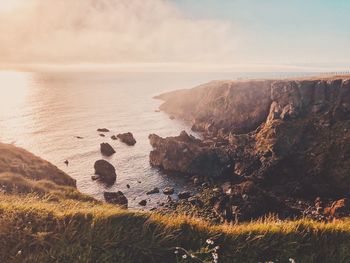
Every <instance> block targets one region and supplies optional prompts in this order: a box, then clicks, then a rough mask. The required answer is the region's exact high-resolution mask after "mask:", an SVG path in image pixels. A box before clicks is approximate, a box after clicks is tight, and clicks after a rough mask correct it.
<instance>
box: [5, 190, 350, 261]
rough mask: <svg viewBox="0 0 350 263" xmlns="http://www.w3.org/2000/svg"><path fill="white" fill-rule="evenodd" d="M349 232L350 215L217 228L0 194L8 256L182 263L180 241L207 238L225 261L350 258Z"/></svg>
mask: <svg viewBox="0 0 350 263" xmlns="http://www.w3.org/2000/svg"><path fill="white" fill-rule="evenodd" d="M349 233H350V220H345V221H334V222H332V223H327V224H325V223H316V222H312V221H307V220H300V221H296V222H278V221H272V220H268V221H265V222H262V221H260V222H254V223H250V224H242V225H237V226H209V225H207V224H206V223H205V222H203V221H199V220H195V219H189V218H180V217H179V218H168V217H161V216H159V215H156V214H154V215H150V214H146V213H135V212H130V211H127V210H121V209H119V208H116V207H114V206H111V205H107V204H100V203H96V202H95V203H92V202H82V201H77V200H61V201H56V202H52V201H50V200H47V199H45V198H38V197H36V196H30V195H29V196H28V195H27V196H25V197H18V196H14V195H12V196H11V195H10V196H5V195H0V262H176V257H175V254H174V253H173V251H174V247H176V246H181V247H184V248H186V249H190V250H194V251H199V250H201V249H205V240H206V239H207V238H212V239H214V240H215V243H216V244H217V245H220V246H221V251H220V262H259V261H267V260H274V261H275V260H276V259H279V262H287V261H288V258H290V257H291V258H294V259H296V261H297V262H349V260H350V250H349V247H350V236H349ZM18 251H21V252H20V253H18ZM203 259H205V258H203Z"/></svg>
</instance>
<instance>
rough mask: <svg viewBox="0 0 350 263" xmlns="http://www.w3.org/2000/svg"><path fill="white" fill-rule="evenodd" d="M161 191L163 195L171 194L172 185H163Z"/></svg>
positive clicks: (172, 190) (172, 191)
mask: <svg viewBox="0 0 350 263" xmlns="http://www.w3.org/2000/svg"><path fill="white" fill-rule="evenodd" d="M163 193H164V194H165V195H172V194H173V193H174V188H172V187H165V188H164V189H163Z"/></svg>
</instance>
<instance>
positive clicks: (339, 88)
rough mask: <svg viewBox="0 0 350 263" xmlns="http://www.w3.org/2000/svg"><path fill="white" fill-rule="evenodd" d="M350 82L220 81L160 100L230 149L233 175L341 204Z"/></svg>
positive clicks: (348, 154)
mask: <svg viewBox="0 0 350 263" xmlns="http://www.w3.org/2000/svg"><path fill="white" fill-rule="evenodd" d="M349 79H350V77H349V78H347V77H341V78H336V77H334V78H327V79H316V78H313V79H303V80H279V81H273V80H262V81H220V82H211V83H209V84H205V85H202V86H200V87H197V88H194V89H190V90H183V91H178V92H175V93H173V94H171V93H168V94H165V95H161V96H159V98H160V99H164V100H165V102H164V104H163V105H162V106H161V109H162V110H164V111H166V112H168V113H170V114H172V115H175V116H177V117H179V118H183V119H185V120H187V121H191V122H192V124H193V127H192V129H193V130H197V131H201V132H203V134H204V135H205V136H206V137H209V138H211V139H213V140H214V141H215V140H221V141H222V140H224V141H226V142H227V147H226V149H227V151H228V152H229V153H230V155H231V158H232V162H233V164H234V166H235V169H234V171H232V174H233V175H239V176H241V177H244V178H252V179H253V180H256V181H259V183H260V184H261V185H264V186H265V187H266V188H273V189H274V191H275V192H276V191H277V192H280V193H282V194H288V195H309V196H317V195H323V196H335V195H343V194H347V193H348V189H349V187H350V80H349Z"/></svg>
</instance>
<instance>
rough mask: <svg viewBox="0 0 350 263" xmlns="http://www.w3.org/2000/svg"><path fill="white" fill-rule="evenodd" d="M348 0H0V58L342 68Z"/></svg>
mask: <svg viewBox="0 0 350 263" xmlns="http://www.w3.org/2000/svg"><path fill="white" fill-rule="evenodd" d="M349 11H350V1H348V0H332V1H330V0H308V1H305V0H304V1H302V0H293V1H290V0H264V1H262V0H60V1H57V0H11V1H10V0H0V62H1V63H29V64H36V63H37V64H50V65H57V64H118V65H128V66H130V65H146V64H157V65H161V67H163V66H164V65H176V66H177V67H181V66H184V65H186V66H187V67H191V68H196V67H203V68H205V67H208V68H210V67H217V68H219V69H232V68H237V69H254V68H257V67H262V68H263V67H266V68H267V67H269V68H281V69H282V68H284V69H285V68H288V67H292V68H293V67H299V68H309V69H315V68H324V67H325V68H327V69H339V68H345V69H347V66H349V65H350V63H349V62H350V49H349V47H350V30H349V28H350V19H349V17H348V14H349Z"/></svg>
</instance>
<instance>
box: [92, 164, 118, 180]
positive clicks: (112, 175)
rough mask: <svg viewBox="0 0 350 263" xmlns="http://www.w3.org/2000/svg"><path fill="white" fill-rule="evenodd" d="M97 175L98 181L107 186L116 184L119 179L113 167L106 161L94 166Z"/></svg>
mask: <svg viewBox="0 0 350 263" xmlns="http://www.w3.org/2000/svg"><path fill="white" fill-rule="evenodd" d="M94 168H95V174H96V175H98V176H99V177H98V179H99V180H101V181H102V182H104V183H106V184H114V183H115V181H116V179H117V174H116V171H115V168H114V166H113V165H111V164H110V163H109V162H107V161H105V160H98V161H96V162H95V165H94Z"/></svg>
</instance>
